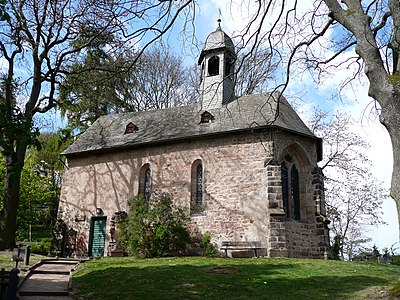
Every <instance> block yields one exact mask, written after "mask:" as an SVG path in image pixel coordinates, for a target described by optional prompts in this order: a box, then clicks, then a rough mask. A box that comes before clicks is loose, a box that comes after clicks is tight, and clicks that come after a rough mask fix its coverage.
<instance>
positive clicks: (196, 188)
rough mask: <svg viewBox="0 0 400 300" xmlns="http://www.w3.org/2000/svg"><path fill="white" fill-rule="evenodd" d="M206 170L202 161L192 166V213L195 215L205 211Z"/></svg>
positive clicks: (197, 161)
mask: <svg viewBox="0 0 400 300" xmlns="http://www.w3.org/2000/svg"><path fill="white" fill-rule="evenodd" d="M203 195H204V170H203V164H202V162H201V160H199V159H198V160H196V161H195V162H194V163H193V164H192V178H191V201H190V211H191V213H192V214H193V213H194V214H196V213H202V212H203V211H204V199H203Z"/></svg>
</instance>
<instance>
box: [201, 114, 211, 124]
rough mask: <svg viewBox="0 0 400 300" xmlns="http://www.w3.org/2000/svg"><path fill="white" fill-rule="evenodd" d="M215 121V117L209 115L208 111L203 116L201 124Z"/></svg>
mask: <svg viewBox="0 0 400 300" xmlns="http://www.w3.org/2000/svg"><path fill="white" fill-rule="evenodd" d="M213 120H214V116H213V115H212V114H211V113H209V112H208V111H205V112H203V113H202V114H201V120H200V123H211V122H212V121H213Z"/></svg>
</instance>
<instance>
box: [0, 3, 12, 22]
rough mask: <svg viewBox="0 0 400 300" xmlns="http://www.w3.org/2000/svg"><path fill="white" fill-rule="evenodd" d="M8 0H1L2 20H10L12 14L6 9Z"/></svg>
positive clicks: (0, 12)
mask: <svg viewBox="0 0 400 300" xmlns="http://www.w3.org/2000/svg"><path fill="white" fill-rule="evenodd" d="M6 4H7V0H0V21H6V22H10V15H9V14H8V13H7V10H6Z"/></svg>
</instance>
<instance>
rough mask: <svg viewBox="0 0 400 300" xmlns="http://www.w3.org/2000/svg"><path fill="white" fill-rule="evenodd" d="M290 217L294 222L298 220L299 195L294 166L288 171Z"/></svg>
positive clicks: (297, 177) (297, 175)
mask: <svg viewBox="0 0 400 300" xmlns="http://www.w3.org/2000/svg"><path fill="white" fill-rule="evenodd" d="M290 189H291V199H290V202H291V203H290V206H291V207H290V208H291V209H290V212H291V214H290V217H291V218H292V219H294V220H299V219H300V194H299V172H298V171H297V168H296V165H293V166H292V168H291V170H290Z"/></svg>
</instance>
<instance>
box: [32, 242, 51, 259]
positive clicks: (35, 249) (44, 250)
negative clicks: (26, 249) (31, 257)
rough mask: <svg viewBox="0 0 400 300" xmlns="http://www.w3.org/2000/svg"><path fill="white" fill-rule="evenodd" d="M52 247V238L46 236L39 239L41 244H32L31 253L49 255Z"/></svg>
mask: <svg viewBox="0 0 400 300" xmlns="http://www.w3.org/2000/svg"><path fill="white" fill-rule="evenodd" d="M50 247H51V239H50V238H44V239H41V240H40V241H39V245H35V244H32V245H30V250H31V253H35V254H41V255H49V253H50Z"/></svg>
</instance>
